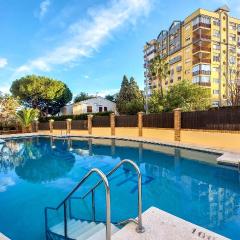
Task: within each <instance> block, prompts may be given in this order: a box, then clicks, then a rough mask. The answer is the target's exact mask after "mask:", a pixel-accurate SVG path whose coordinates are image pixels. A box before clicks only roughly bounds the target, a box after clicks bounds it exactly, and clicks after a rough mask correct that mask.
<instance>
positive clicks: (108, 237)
mask: <svg viewBox="0 0 240 240" xmlns="http://www.w3.org/2000/svg"><path fill="white" fill-rule="evenodd" d="M93 173H97V174H98V175H99V176H100V178H101V179H102V180H101V182H103V183H104V186H105V190H106V240H111V199H110V187H109V183H108V180H107V177H106V175H105V174H104V173H103V172H102V171H101V170H99V169H97V168H93V169H91V170H90V171H89V172H88V173H87V174H86V175H85V176H84V177H83V178H82V180H81V181H80V182H79V183H78V184H77V186H76V187H75V188H74V189H73V190H72V191H71V192H70V193H69V194H68V195H67V197H66V198H65V199H64V200H63V201H62V202H61V203H60V204H59V205H58V206H57V207H56V208H51V207H46V208H45V221H46V222H45V224H46V229H47V227H48V224H47V212H48V210H58V209H59V208H60V207H61V206H62V205H64V237H65V238H67V237H68V236H67V235H68V234H67V214H66V208H67V207H66V204H67V201H68V200H69V199H70V197H71V196H72V194H73V193H74V192H75V191H76V190H77V189H78V188H79V187H80V186H81V185H82V184H83V183H84V182H85V181H86V180H87V179H88V178H89V177H90V176H91V175H92V174H93Z"/></svg>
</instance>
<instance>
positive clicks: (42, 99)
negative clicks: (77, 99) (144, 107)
mask: <svg viewBox="0 0 240 240" xmlns="http://www.w3.org/2000/svg"><path fill="white" fill-rule="evenodd" d="M10 91H11V93H12V94H13V96H14V97H19V99H20V100H21V102H22V104H23V105H24V106H25V107H27V108H34V109H38V110H39V111H40V112H41V115H45V116H46V115H48V114H51V115H55V114H57V113H59V111H60V108H61V107H63V106H65V105H66V104H67V103H68V102H69V101H71V100H72V93H71V91H70V89H69V88H68V87H67V85H66V84H64V83H63V82H61V81H58V80H55V79H51V78H48V77H42V76H36V75H28V76H26V77H22V78H20V79H17V80H15V81H14V82H13V83H12V86H11V89H10Z"/></svg>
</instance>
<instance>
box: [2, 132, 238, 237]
mask: <svg viewBox="0 0 240 240" xmlns="http://www.w3.org/2000/svg"><path fill="white" fill-rule="evenodd" d="M0 150H1V151H0V208H1V210H0V232H3V233H4V234H6V235H7V236H9V237H10V238H12V239H13V240H23V239H24V240H28V239H29V240H30V239H31V240H32V239H34V240H38V239H39V240H40V239H44V237H45V236H44V208H45V207H46V206H53V207H55V206H57V205H58V204H59V203H60V202H61V200H63V198H64V197H65V196H66V194H67V193H69V191H71V190H72V188H73V187H74V186H75V185H76V184H77V183H78V182H79V180H80V179H81V178H82V177H83V176H84V175H85V174H86V173H87V172H88V171H89V170H90V169H91V168H93V167H97V168H99V169H101V170H102V171H103V172H105V173H106V172H108V171H109V170H110V169H111V168H112V167H114V166H115V165H116V164H117V163H118V162H119V161H120V160H121V159H125V158H127V159H132V160H134V161H135V162H136V163H137V164H138V166H140V169H141V172H142V175H143V210H146V209H148V208H149V207H151V206H155V207H158V208H160V209H162V210H164V211H167V212H169V213H171V214H174V215H176V216H178V217H181V218H183V219H185V220H188V221H190V222H193V223H195V224H198V225H200V226H203V227H205V228H208V229H210V230H212V231H215V232H217V233H219V234H222V235H224V236H227V237H229V238H231V239H240V231H239V229H240V177H239V173H238V171H237V169H234V168H230V167H224V166H219V165H217V164H216V157H217V155H216V154H211V153H204V152H200V151H191V150H186V149H180V148H172V147H167V146H161V145H154V144H147V143H140V142H130V141H123V140H113V139H84V138H72V139H69V140H66V139H65V140H63V139H52V138H49V137H32V138H24V139H12V140H7V143H6V146H5V147H3V146H0ZM93 181H94V180H91V181H89V182H87V183H86V184H85V185H84V187H83V188H82V189H81V191H82V192H86V191H87V190H89V186H92V184H93ZM110 186H111V206H112V220H113V221H119V220H123V219H126V218H129V217H135V216H137V206H136V195H137V179H136V176H135V174H134V173H133V172H132V171H131V169H125V168H123V169H121V171H119V172H116V174H114V175H113V176H112V177H111V178H110ZM98 191H99V194H96V203H97V207H96V211H97V213H96V214H97V216H98V217H99V218H104V216H103V215H104V211H105V206H104V199H103V198H102V195H101V194H100V192H101V191H103V189H101V188H100V189H99V190H98ZM87 201H90V199H88V200H87ZM87 204H88V203H86V205H87ZM81 208H84V204H81ZM86 208H87V206H86ZM78 210H79V209H78ZM81 211H82V210H81ZM76 212H77V209H76ZM81 214H83V215H84V214H86V217H87V214H88V213H87V210H86V211H82V213H81Z"/></svg>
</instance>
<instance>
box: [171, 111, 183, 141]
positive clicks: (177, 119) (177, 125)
mask: <svg viewBox="0 0 240 240" xmlns="http://www.w3.org/2000/svg"><path fill="white" fill-rule="evenodd" d="M173 113H174V140H175V141H181V109H180V108H176V109H174V110H173Z"/></svg>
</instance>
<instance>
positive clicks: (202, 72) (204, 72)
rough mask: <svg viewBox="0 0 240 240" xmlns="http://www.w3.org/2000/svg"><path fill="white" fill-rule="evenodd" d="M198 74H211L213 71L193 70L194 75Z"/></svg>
mask: <svg viewBox="0 0 240 240" xmlns="http://www.w3.org/2000/svg"><path fill="white" fill-rule="evenodd" d="M197 75H211V71H205V70H199V71H195V72H193V76H197Z"/></svg>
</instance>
